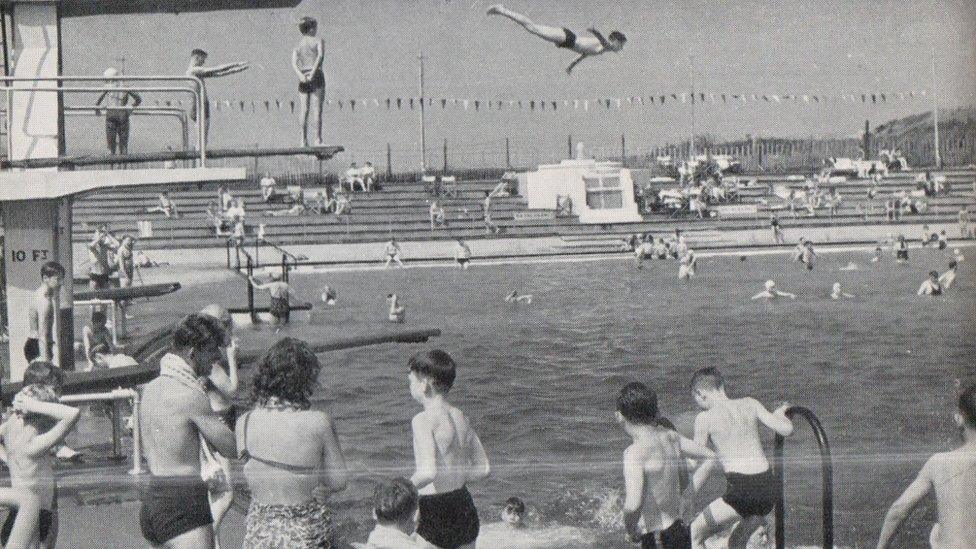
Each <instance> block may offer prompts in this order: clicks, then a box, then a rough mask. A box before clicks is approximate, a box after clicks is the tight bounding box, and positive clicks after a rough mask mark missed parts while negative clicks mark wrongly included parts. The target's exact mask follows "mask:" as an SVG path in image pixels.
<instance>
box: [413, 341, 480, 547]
mask: <svg viewBox="0 0 976 549" xmlns="http://www.w3.org/2000/svg"><path fill="white" fill-rule="evenodd" d="M408 365H409V367H410V373H409V375H408V378H409V383H410V395H411V396H412V397H413V398H414V400H416V401H417V402H419V403H420V404H421V405H423V407H424V410H423V411H422V412H420V413H419V414H417V415H416V416H414V418H413V421H412V422H411V423H412V427H413V447H414V454H415V455H414V458H415V459H416V463H417V469H416V472H415V473H414V474H413V476H412V477H411V478H410V481H411V482H412V483H413V484H414V486H416V487H417V490H418V491H419V493H420V501H419V507H420V517H419V521H418V524H417V535H418V536H420V537H422V538H423V539H424V540H425V541H427V542H428V543H430V544H433V545H435V546H437V547H440V548H442V549H458V548H462V547H463V548H469V549H474V547H475V542H476V540H477V539H478V532H479V531H480V528H481V525H480V522H479V521H478V510H477V509H476V508H475V506H474V500H472V498H471V493H470V492H468V488H467V483H468V482H471V481H477V480H481V479H483V478H485V477H487V476H488V474H489V472H490V466H489V464H488V456H487V455H486V454H485V449H484V447H482V445H481V440H480V439H479V438H478V434H477V433H475V432H474V429H472V428H471V423H470V422H469V421H468V419H467V418H466V417H465V416H464V413H463V412H461V410H459V409H457V408H455V407H454V406H452V405H451V404H450V403H449V402H448V401H447V393H448V391H450V390H451V387H452V386H453V385H454V378H455V375H456V366H455V364H454V360H453V359H451V356H450V355H448V354H447V353H445V352H444V351H439V350H433V351H427V352H421V353H418V354H416V355H414V356H413V358H411V359H410V362H409V363H408Z"/></svg>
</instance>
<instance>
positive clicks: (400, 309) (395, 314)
mask: <svg viewBox="0 0 976 549" xmlns="http://www.w3.org/2000/svg"><path fill="white" fill-rule="evenodd" d="M386 302H387V304H388V305H389V306H390V311H389V315H388V316H387V320H389V321H390V322H393V323H395V324H403V321H404V320H406V317H407V308H406V307H405V306H403V305H400V299H399V298H398V297H397V295H396V294H389V295H387V296H386Z"/></svg>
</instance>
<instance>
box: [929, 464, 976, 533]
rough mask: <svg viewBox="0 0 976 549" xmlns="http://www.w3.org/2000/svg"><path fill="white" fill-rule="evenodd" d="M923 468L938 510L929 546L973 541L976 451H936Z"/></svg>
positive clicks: (975, 520)
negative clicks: (936, 521) (940, 452)
mask: <svg viewBox="0 0 976 549" xmlns="http://www.w3.org/2000/svg"><path fill="white" fill-rule="evenodd" d="M924 469H925V470H926V473H925V474H927V476H928V478H929V479H930V481H931V483H932V488H933V490H934V492H935V497H936V501H937V503H938V511H939V523H938V525H937V526H936V528H935V529H934V530H933V533H932V537H931V539H930V541H931V543H932V547H933V549H963V547H966V546H967V544H968V543H969V542H968V541H967V540H976V454H974V453H973V452H972V451H969V450H967V449H965V448H960V449H958V450H953V451H951V452H945V453H942V454H936V455H934V456H932V458H931V459H930V460H929V462H928V463H927V464H926V465H925V468H924ZM923 477H924V475H923Z"/></svg>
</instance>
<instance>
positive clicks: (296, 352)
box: [237, 338, 347, 549]
mask: <svg viewBox="0 0 976 549" xmlns="http://www.w3.org/2000/svg"><path fill="white" fill-rule="evenodd" d="M320 369H321V366H320V364H319V361H318V358H317V357H316V356H315V353H313V352H312V350H311V349H310V348H309V347H308V345H307V344H306V343H305V342H303V341H299V340H297V339H293V338H285V339H282V340H281V341H279V342H278V343H276V344H275V345H274V346H273V347H271V349H270V350H268V352H267V354H266V355H265V356H264V358H263V359H262V360H261V362H260V364H259V365H258V371H257V373H256V375H255V376H254V388H253V399H254V408H253V409H252V410H251V411H249V412H247V413H245V414H244V415H243V416H242V417H241V418H240V420H238V422H237V447H238V449H239V451H240V454H241V459H242V460H243V461H244V463H245V465H244V477H245V479H246V480H247V484H248V487H249V488H250V490H251V497H252V499H251V504H250V507H249V508H248V511H247V521H246V533H245V537H244V546H245V547H248V548H251V549H265V548H267V549H270V548H277V547H289V548H295V549H313V548H315V549H319V548H323V549H330V548H332V547H335V546H336V540H335V536H334V534H335V531H334V529H333V525H332V520H331V516H330V512H329V509H328V507H327V506H326V504H325V501H323V500H324V498H325V497H326V496H327V495H328V494H330V493H333V492H339V491H341V490H343V489H345V487H346V482H347V473H346V463H345V460H344V459H343V457H342V449H341V448H340V447H339V441H338V438H337V437H336V432H335V425H334V424H333V422H332V419H331V418H330V417H329V415H328V414H327V413H325V412H321V411H317V410H311V409H310V408H311V403H310V402H309V398H310V397H311V396H312V392H313V390H314V389H315V387H317V386H318V375H319V370H320Z"/></svg>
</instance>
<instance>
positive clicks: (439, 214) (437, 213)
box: [430, 200, 447, 231]
mask: <svg viewBox="0 0 976 549" xmlns="http://www.w3.org/2000/svg"><path fill="white" fill-rule="evenodd" d="M446 226H447V217H446V216H445V214H444V208H442V207H441V205H440V204H438V203H437V201H436V200H434V201H432V202H431V203H430V230H432V231H433V230H434V229H435V228H437V227H446Z"/></svg>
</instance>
